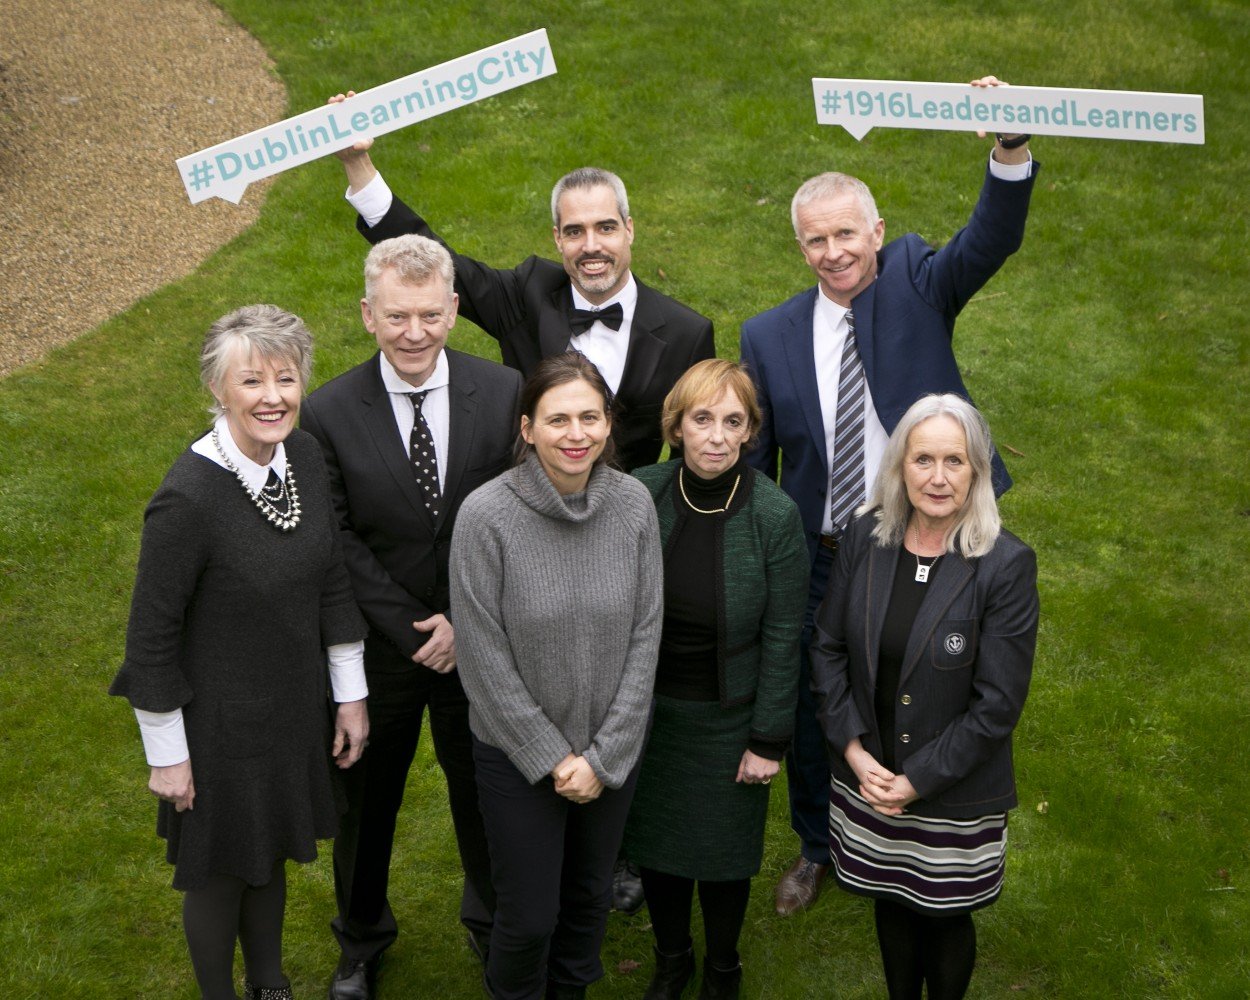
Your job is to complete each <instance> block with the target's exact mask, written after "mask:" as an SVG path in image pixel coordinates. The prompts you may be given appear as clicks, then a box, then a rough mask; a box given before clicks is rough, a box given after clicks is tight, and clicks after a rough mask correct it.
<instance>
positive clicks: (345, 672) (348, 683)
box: [326, 640, 369, 705]
mask: <svg viewBox="0 0 1250 1000" xmlns="http://www.w3.org/2000/svg"><path fill="white" fill-rule="evenodd" d="M326 655H327V657H328V658H329V660H330V688H331V689H332V690H333V691H334V700H335V701H336V702H337V703H338V704H340V705H342V704H344V703H345V702H349V701H360V700H361V699H362V698H367V697H368V696H369V685H368V683H366V681H365V644H364V642H363V641H360V640H357V641H356V642H341V643H339V644H338V645H335V646H328V647H326Z"/></svg>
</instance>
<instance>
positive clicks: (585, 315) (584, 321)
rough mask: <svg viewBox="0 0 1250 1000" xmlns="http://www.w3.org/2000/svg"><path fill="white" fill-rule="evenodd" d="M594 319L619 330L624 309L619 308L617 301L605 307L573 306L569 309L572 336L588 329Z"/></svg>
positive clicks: (622, 320) (623, 318)
mask: <svg viewBox="0 0 1250 1000" xmlns="http://www.w3.org/2000/svg"><path fill="white" fill-rule="evenodd" d="M595 320H598V321H599V322H600V323H602V324H603V325H604V326H610V327H611V328H612V329H613V330H619V329H620V328H621V323H622V322H624V320H625V310H624V309H622V308H621V304H620V303H619V302H614V303H612V305H610V306H608V307H607V308H606V309H598V310H596V309H578V308H577V307H576V306H574V307H573V308H572V309H570V310H569V329H570V330H572V331H573V334H574V336H576V335H577V334H579V333H585V332H586V331H587V330H589V329H590V328H591V327H592V326H593V325H594V323H595Z"/></svg>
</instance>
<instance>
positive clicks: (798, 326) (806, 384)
mask: <svg viewBox="0 0 1250 1000" xmlns="http://www.w3.org/2000/svg"><path fill="white" fill-rule="evenodd" d="M816 295H817V292H816V289H815V288H813V289H812V290H811V292H810V293H809V294H807V295H804V296H802V297H801V298H800V299H799V300H798V301H797V302H796V303H795V305H794V307H793V308H792V309H791V310H790V314H789V316H788V317H787V318H788V319H789V321H790V326H789V328H788V329H786V330H783V331H782V338H781V343H782V346H783V348H784V350H785V352H786V367H787V369H788V370H789V372H790V377H791V378H792V379H793V380H794V398H795V399H797V400H798V401H799V408H800V409H801V410H802V411H803V416H804V417H805V418H806V420H807V432H808V434H810V435H811V438H812V444H813V445H814V446H815V449H816V454H817V455H819V456H820V464H821V467H822V468H824V470H825V475H826V477H827V476H828V474H829V455H828V449H827V447H826V444H825V424H824V417H823V416H822V415H821V412H820V387H819V386H818V385H817V384H816V351H815V348H814V347H813V346H812V336H813V325H814V319H815V310H816ZM826 485H828V484H826Z"/></svg>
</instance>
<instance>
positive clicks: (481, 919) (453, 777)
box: [330, 664, 495, 961]
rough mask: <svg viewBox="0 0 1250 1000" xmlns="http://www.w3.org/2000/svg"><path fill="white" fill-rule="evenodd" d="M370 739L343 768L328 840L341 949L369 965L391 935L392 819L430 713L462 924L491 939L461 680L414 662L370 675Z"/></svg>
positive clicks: (485, 860) (486, 859) (491, 900)
mask: <svg viewBox="0 0 1250 1000" xmlns="http://www.w3.org/2000/svg"><path fill="white" fill-rule="evenodd" d="M368 681H369V702H368V705H369V745H368V747H367V748H366V749H365V752H364V754H363V755H362V756H361V758H360V760H359V761H358V762H357V763H356V765H355V766H354V767H351V768H348V770H346V771H344V772H342V774H343V778H344V782H345V788H346V792H347V800H348V811H347V814H346V815H345V816H344V817H343V818H342V821H341V823H340V827H339V835H338V837H337V838H336V839H335V841H334V891H335V897H336V899H337V901H338V907H339V912H338V915H337V916H336V917H335V918H334V920H333V921H332V922H331V925H330V926H331V927H332V929H333V930H334V936H335V937H336V938H337V939H338V942H339V947H340V948H342V949H343V954H345V955H346V956H347V957H349V958H354V959H362V960H365V961H368V960H369V959H372V958H374V957H376V956H377V955H380V954H381V953H382V952H383V951H384V950H385V949H386V948H388V947H389V946H390V945H391V943H392V942H393V941H394V940H395V938H396V937H397V936H398V933H399V928H398V925H397V924H396V921H395V914H394V913H393V912H392V910H391V906H390V903H389V901H388V899H387V883H388V881H389V878H390V867H391V848H392V846H393V844H394V840H395V817H396V814H397V813H398V812H399V807H400V805H401V804H402V803H403V800H404V786H405V784H406V783H407V780H408V769H409V767H410V766H411V765H412V759H413V756H414V755H415V753H416V750H417V741H418V738H419V737H420V735H421V718H422V715H423V714H424V713H425V712H426V710H428V711H429V714H430V732H431V733H432V735H433V737H434V755H435V757H436V758H437V759H438V763H439V766H440V767H441V768H442V769H443V774H444V776H445V777H446V779H447V797H448V799H449V800H450V804H451V818H452V823H453V824H454V826H455V830H456V846H457V848H458V849H459V851H460V863H461V865H462V866H463V868H464V874H465V880H464V890H463V892H462V894H461V900H460V921H461V923H463V924H464V925H465V926H466V927H467V928H469V930H471V931H473V932H474V933H477V934H483V935H489V934H490V928H491V922H492V914H493V913H494V909H495V896H494V891H493V890H492V888H491V881H490V852H489V850H488V849H487V846H486V831H485V830H484V829H483V827H482V814H481V811H480V810H479V809H478V801H477V781H476V778H475V774H474V765H473V737H472V734H471V733H470V732H469V702H468V699H467V698H466V697H465V694H464V688H463V687H462V686H461V684H460V676H459V674H457V673H456V672H455V671H452V672H451V673H449V674H439V673H435V672H434V671H433V670H430V669H428V668H426V667H422V666H419V665H417V664H413V665H412V669H411V670H406V671H404V672H403V673H372V672H371V673H369V675H368Z"/></svg>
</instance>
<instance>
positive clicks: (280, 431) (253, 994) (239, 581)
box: [110, 305, 368, 1000]
mask: <svg viewBox="0 0 1250 1000" xmlns="http://www.w3.org/2000/svg"><path fill="white" fill-rule="evenodd" d="M311 365H312V337H311V336H310V335H309V333H308V330H307V329H306V328H305V326H304V324H303V322H302V321H301V320H300V319H299V317H297V316H293V315H292V314H291V313H288V312H284V311H283V310H281V309H279V308H277V307H276V306H268V305H257V306H246V307H244V308H242V309H238V310H235V311H234V312H232V313H230V314H228V315H226V316H223V317H222V318H221V319H220V320H218V321H217V322H216V323H214V324H213V326H212V327H211V328H210V329H209V331H208V334H207V335H206V337H205V339H204V346H203V350H202V351H201V355H200V372H201V377H202V379H203V382H204V385H205V388H207V389H208V390H209V392H210V393H211V394H212V397H213V405H212V406H211V407H210V411H211V412H212V413H213V414H215V415H216V419H215V421H214V424H213V427H212V429H211V430H210V431H209V432H208V433H207V434H205V435H204V436H202V437H201V438H199V439H198V440H197V441H195V442H194V443H193V444H192V445H191V447H190V448H188V449H187V450H186V451H184V452H183V453H182V455H181V456H179V458H178V460H177V461H176V462H175V463H174V465H173V468H171V469H170V471H169V473H168V474H167V475H166V476H165V479H164V481H163V482H162V483H161V485H160V488H159V489H157V491H156V493H155V495H154V496H153V497H152V500H151V502H150V503H149V504H148V508H147V512H146V513H145V515H144V525H143V538H142V542H141V545H140V551H139V568H138V574H137V576H136V579H135V588H134V595H133V599H132V603H131V610H130V624H129V627H128V629H127V632H126V658H125V661H124V662H123V664H122V666H121V669H120V670H119V671H118V673H117V677H116V679H115V680H114V681H113V685H112V687H111V688H110V693H112V694H115V695H121V696H123V697H125V698H127V699H129V701H130V703H131V705H132V706H133V707H134V710H135V715H136V717H137V718H138V721H139V728H140V731H141V733H142V736H143V746H144V752H145V754H146V756H147V760H148V764H149V765H150V766H151V774H150V777H149V781H148V789H149V790H150V791H151V792H152V794H153V795H155V796H156V798H157V799H158V800H159V805H158V807H157V833H158V834H160V836H161V837H163V838H164V839H165V841H166V850H165V857H166V860H168V861H169V862H170V863H171V864H172V865H173V866H174V879H173V884H174V888H175V889H179V890H182V892H183V908H182V915H183V927H184V930H185V932H186V937H187V945H188V948H189V950H190V953H191V963H192V965H193V967H194V970H195V977H196V980H197V982H198V984H199V988H200V994H201V996H202V997H204V998H206V1000H237V994H236V993H235V990H234V949H235V942H236V941H237V942H238V943H239V944H240V945H241V946H242V951H243V961H244V964H245V966H246V984H245V989H246V995H247V998H248V1000H282V998H289V997H290V996H291V992H290V985H289V983H288V981H287V979H286V976H285V975H284V974H283V972H282V955H281V951H282V919H283V913H284V911H285V906H286V867H285V864H286V860H287V859H288V858H291V859H294V860H295V861H300V862H307V861H312V860H313V859H314V858H315V857H316V856H317V847H316V841H317V840H318V839H320V838H325V837H332V836H334V834H335V832H336V828H337V822H338V808H337V806H336V793H335V789H334V783H333V773H332V769H333V766H334V765H335V764H337V765H338V767H341V768H345V767H350V766H351V765H352V764H354V763H355V762H356V760H357V759H358V758H359V757H360V753H361V751H362V750H363V749H364V745H365V737H366V735H367V733H368V718H367V716H366V713H365V702H364V698H365V695H366V694H367V690H366V687H365V677H364V658H363V648H364V643H363V639H364V635H365V624H364V620H363V619H362V618H361V616H360V612H359V611H358V610H357V608H356V604H355V601H354V599H353V596H352V590H351V583H350V581H349V580H348V577H347V570H346V567H345V566H344V563H343V554H342V550H341V548H340V545H339V532H338V524H337V521H336V518H335V515H334V511H333V508H332V506H331V503H330V496H329V483H328V481H327V478H326V470H325V463H324V462H323V460H322V457H321V450H320V448H319V446H318V445H317V443H316V441H314V440H313V438H312V437H310V436H309V435H307V434H305V433H303V432H302V431H299V430H297V429H296V426H295V424H296V420H297V418H298V416H299V408H300V400H301V398H302V396H303V392H304V389H305V387H306V385H307V384H308V377H309V373H310V371H311ZM331 698H332V699H333V701H334V702H336V703H337V709H336V710H335V712H334V715H333V717H332V716H331V713H330V710H329V706H328V702H329V700H330V699H331Z"/></svg>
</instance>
